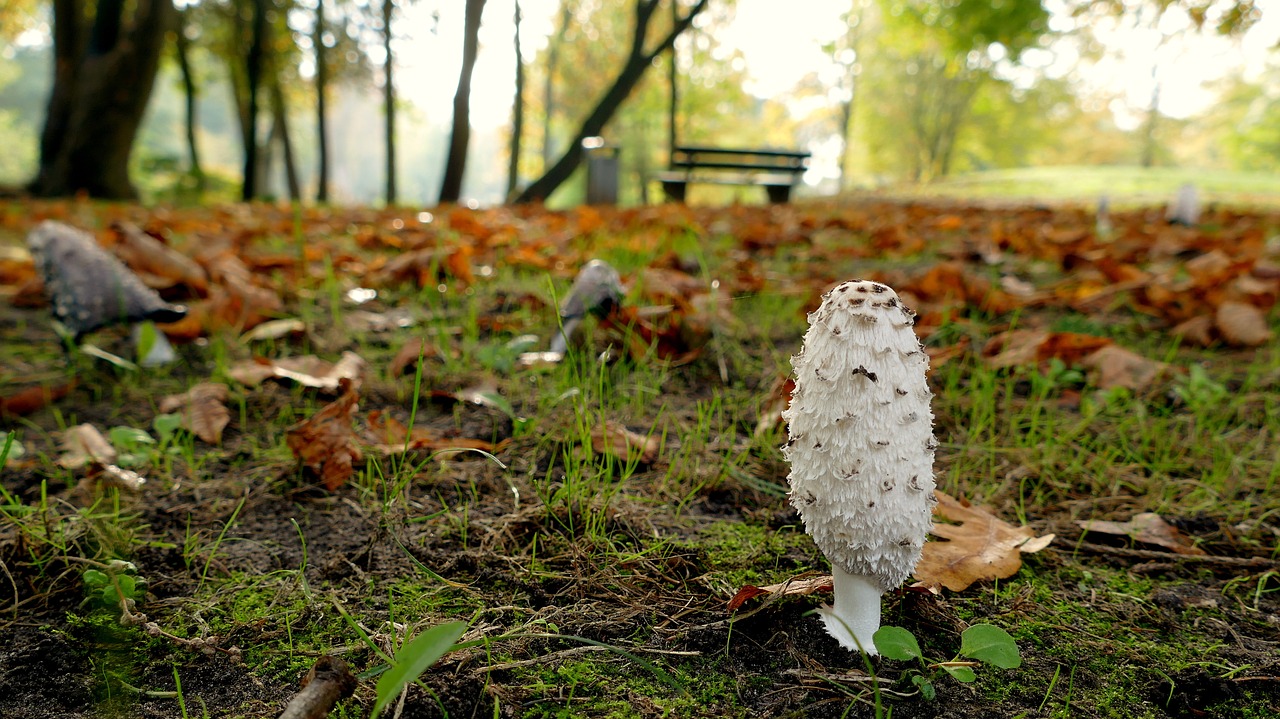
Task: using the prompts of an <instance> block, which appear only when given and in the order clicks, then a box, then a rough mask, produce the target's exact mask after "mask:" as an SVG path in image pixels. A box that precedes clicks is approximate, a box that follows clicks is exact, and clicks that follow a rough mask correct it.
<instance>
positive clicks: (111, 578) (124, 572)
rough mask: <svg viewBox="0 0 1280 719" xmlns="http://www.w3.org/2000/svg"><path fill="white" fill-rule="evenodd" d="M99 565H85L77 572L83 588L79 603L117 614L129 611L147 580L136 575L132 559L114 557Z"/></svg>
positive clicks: (145, 585) (144, 591)
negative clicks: (123, 559)
mask: <svg viewBox="0 0 1280 719" xmlns="http://www.w3.org/2000/svg"><path fill="white" fill-rule="evenodd" d="M101 566H102V568H101V569H86V570H85V571H84V573H83V574H81V575H80V579H81V581H82V582H84V591H85V600H84V603H83V604H82V606H88V607H90V608H92V609H97V610H105V611H108V612H110V613H111V614H113V615H117V616H120V615H123V614H125V613H127V612H131V611H132V610H133V607H134V605H135V604H136V603H137V602H138V600H139V599H141V598H142V596H143V595H144V594H146V591H147V580H146V579H144V578H142V577H139V576H138V568H137V567H136V566H134V565H133V563H132V562H124V561H120V560H114V561H111V562H108V563H107V564H104V565H101Z"/></svg>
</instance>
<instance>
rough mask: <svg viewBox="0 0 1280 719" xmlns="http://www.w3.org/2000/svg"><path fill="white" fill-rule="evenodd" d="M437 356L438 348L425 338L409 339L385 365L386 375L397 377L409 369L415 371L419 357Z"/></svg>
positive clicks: (424, 358)
mask: <svg viewBox="0 0 1280 719" xmlns="http://www.w3.org/2000/svg"><path fill="white" fill-rule="evenodd" d="M439 356H440V350H439V349H437V348H436V346H435V344H433V343H431V342H428V341H427V340H426V339H425V338H419V339H412V340H409V341H408V342H405V343H404V346H403V347H401V348H400V351H399V352H397V353H396V356H395V358H393V359H392V360H391V363H390V364H388V365H387V375H388V376H390V377H399V376H400V375H402V374H405V373H406V372H409V371H410V370H412V371H414V372H417V367H418V358H419V357H421V358H422V359H423V360H424V361H426V360H429V359H433V358H436V357H439Z"/></svg>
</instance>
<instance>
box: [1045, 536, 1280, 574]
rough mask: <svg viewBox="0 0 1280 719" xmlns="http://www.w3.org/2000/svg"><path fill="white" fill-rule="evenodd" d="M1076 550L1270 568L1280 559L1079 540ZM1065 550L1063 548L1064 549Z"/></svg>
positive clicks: (1277, 564) (1176, 560) (1275, 565)
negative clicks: (1124, 545) (1143, 547)
mask: <svg viewBox="0 0 1280 719" xmlns="http://www.w3.org/2000/svg"><path fill="white" fill-rule="evenodd" d="M1074 546H1075V549H1077V550H1083V551H1086V552H1093V553H1095V554H1114V555H1116V556H1119V557H1135V558H1137V559H1155V560H1164V561H1169V562H1198V563H1201V564H1225V565H1228V566H1231V567H1250V568H1256V569H1270V568H1274V567H1280V561H1276V560H1274V559H1267V558H1266V557H1216V556H1213V555H1209V554H1178V553H1177V552H1157V551H1155V550H1152V549H1129V548H1128V547H1109V546H1107V545H1105V544H1093V543H1091V542H1079V543H1077V544H1076V545H1074ZM1064 551H1065V550H1064Z"/></svg>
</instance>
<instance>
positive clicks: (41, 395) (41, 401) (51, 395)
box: [0, 380, 76, 417]
mask: <svg viewBox="0 0 1280 719" xmlns="http://www.w3.org/2000/svg"><path fill="white" fill-rule="evenodd" d="M75 386H76V383H75V380H72V381H70V382H68V383H66V384H63V385H58V386H56V387H28V388H26V389H24V390H22V391H21V392H18V393H16V394H13V395H11V396H9V397H0V417H6V416H7V417H25V416H27V415H29V414H32V413H34V412H38V411H40V410H41V409H43V408H44V406H45V405H47V404H52V403H53V402H57V401H58V400H60V399H62V398H63V397H66V396H67V393H69V392H70V391H71V390H72V388H74V387H75Z"/></svg>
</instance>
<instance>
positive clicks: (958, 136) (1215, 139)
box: [0, 0, 1280, 203]
mask: <svg viewBox="0 0 1280 719" xmlns="http://www.w3.org/2000/svg"><path fill="white" fill-rule="evenodd" d="M522 2H523V3H524V5H525V6H533V7H535V8H536V9H538V10H540V11H542V12H543V15H545V16H546V17H547V18H549V20H550V22H551V27H550V28H549V31H546V30H545V29H544V33H543V34H545V38H542V37H537V38H535V39H534V40H533V41H531V40H530V38H529V35H528V29H527V27H526V25H527V21H526V20H525V19H524V18H525V16H526V15H527V14H528V13H524V12H522V10H523V8H522ZM548 7H550V9H551V12H549V13H548V12H546V10H547V8H548ZM1054 7H1055V10H1054V12H1053V13H1051V12H1050V11H1049V10H1048V9H1046V7H1045V6H1044V5H1043V4H1042V3H1041V2H1040V0H1006V2H1003V3H990V2H986V1H983V0H955V2H950V3H936V2H928V1H927V0H848V4H847V10H846V12H845V13H844V14H843V16H842V17H841V23H840V27H838V28H835V30H834V31H833V32H831V33H830V35H831V39H830V41H829V42H828V44H827V45H826V46H825V47H824V50H825V52H826V53H827V55H828V58H829V62H828V63H827V64H826V65H824V66H823V67H821V68H816V69H815V70H814V72H813V73H811V74H810V75H809V76H807V77H805V78H804V80H802V81H801V82H800V83H799V84H798V85H797V86H796V87H795V88H794V89H792V90H791V91H790V92H788V93H785V95H783V96H777V97H759V96H757V95H755V94H753V93H752V92H750V91H749V78H748V76H747V67H746V63H745V62H744V59H743V56H742V53H741V50H740V48H735V47H733V46H731V45H727V44H724V43H722V42H721V39H720V38H721V36H722V34H723V31H724V30H725V28H727V27H729V25H730V24H731V23H732V21H733V18H734V14H735V12H737V11H740V8H738V7H737V3H736V2H734V0H632V1H631V2H628V3H605V2H601V1H600V0H541V3H539V0H463V1H461V2H453V3H449V2H445V1H444V0H436V1H435V2H434V3H433V2H432V0H416V1H414V0H131V2H124V0H94V1H92V2H83V1H80V0H51V1H50V2H39V1H37V0H16V1H15V2H11V3H10V11H9V12H6V13H5V14H4V18H3V19H0V39H3V40H4V41H5V43H6V45H5V46H4V50H3V53H0V140H2V141H4V144H5V145H6V147H11V148H14V151H13V152H11V153H9V154H8V155H7V156H6V157H4V158H0V177H2V178H5V179H6V180H7V181H13V182H18V181H24V180H25V181H27V184H26V187H27V189H28V190H29V191H31V192H33V193H34V194H38V195H46V196H57V195H69V194H74V193H77V192H86V193H88V194H90V195H92V196H97V197H103V198H131V197H136V196H137V185H138V184H139V183H140V184H142V185H143V186H144V187H145V188H146V189H147V194H148V195H149V196H150V195H154V194H155V193H157V192H165V193H169V194H178V195H186V196H188V197H191V198H198V197H202V196H216V197H230V196H236V197H239V198H242V199H251V198H256V197H285V196H287V197H288V198H290V199H291V200H295V201H319V202H325V201H329V200H330V199H333V193H332V191H331V188H332V187H333V184H334V168H335V167H342V168H344V170H343V173H342V174H343V177H341V178H339V179H341V183H340V184H341V185H342V186H343V187H347V186H353V185H356V186H363V187H368V186H369V185H370V183H371V182H372V178H374V177H377V179H378V180H379V181H378V183H377V184H378V185H379V186H380V190H381V191H380V193H379V194H380V195H381V198H382V199H383V200H385V201H386V202H389V203H394V202H398V201H402V200H406V199H412V200H413V201H416V202H432V201H440V202H454V201H458V200H459V199H461V198H462V197H463V196H464V192H463V188H464V180H465V181H466V182H468V183H471V184H472V185H473V186H474V185H480V186H483V187H486V188H500V191H501V192H504V193H505V196H506V197H507V198H508V199H511V200H517V201H528V200H542V199H545V198H547V197H549V196H551V195H552V194H553V193H554V192H556V191H557V190H560V189H561V188H562V187H564V186H565V185H566V183H568V184H569V185H570V187H571V186H572V178H573V177H574V173H575V171H576V170H577V169H578V168H579V167H580V165H581V164H582V160H583V149H582V140H583V139H584V138H586V137H591V136H595V135H605V136H607V137H608V138H609V140H610V141H611V142H613V143H616V144H617V145H619V146H620V147H621V148H622V153H621V157H622V168H623V173H624V174H623V179H624V188H625V193H626V197H625V199H626V200H628V201H648V200H650V199H652V198H651V197H650V196H649V195H650V192H651V186H650V183H649V182H648V178H649V176H650V174H651V173H652V172H653V171H654V170H656V169H660V168H661V167H662V166H663V165H664V164H665V161H666V152H667V147H668V143H669V142H670V140H671V139H672V137H673V136H675V137H678V138H679V140H680V141H682V142H686V143H701V144H715V145H725V146H779V147H806V148H810V149H822V148H824V147H825V148H836V151H835V152H829V153H826V156H829V157H832V158H834V159H833V160H831V161H830V164H831V165H832V166H831V167H827V168H825V170H824V171H825V174H826V175H827V176H828V178H829V184H830V185H833V186H838V185H843V186H845V187H849V186H852V185H854V184H866V183H868V182H880V181H890V180H901V179H907V180H916V181H927V180H930V179H934V178H938V177H942V176H946V175H949V174H952V173H955V172H959V171H969V170H975V169H985V168H994V167H1012V166H1021V165H1032V164H1095V163H1141V164H1144V165H1152V164H1159V163H1175V162H1184V161H1188V160H1189V158H1190V157H1191V156H1192V155H1194V156H1195V157H1198V158H1199V161H1201V162H1209V163H1215V164H1217V165H1219V166H1228V167H1240V168H1245V169H1255V170H1269V169H1274V167H1275V165H1276V163H1277V162H1280V129H1277V128H1280V124H1278V123H1277V122H1275V119H1276V118H1275V117H1274V115H1276V114H1277V113H1280V110H1278V109H1277V108H1278V107H1280V106H1278V105H1277V102H1276V98H1277V96H1278V95H1280V69H1278V68H1277V66H1272V67H1271V69H1269V70H1267V71H1265V72H1263V73H1261V74H1258V73H1254V74H1252V75H1248V74H1245V72H1244V71H1243V69H1242V70H1241V71H1240V72H1239V73H1238V74H1237V75H1235V76H1234V77H1232V78H1231V79H1230V80H1229V81H1227V82H1226V83H1225V84H1224V85H1223V87H1222V88H1220V90H1221V97H1222V101H1221V102H1219V103H1218V104H1217V105H1215V106H1213V107H1211V108H1210V109H1209V110H1208V111H1207V112H1206V113H1205V115H1204V116H1203V117H1200V118H1196V119H1195V121H1183V120H1177V121H1175V120H1173V119H1171V118H1168V117H1164V116H1163V115H1162V114H1161V112H1160V97H1161V92H1162V91H1167V90H1168V87H1169V85H1170V83H1173V82H1176V78H1170V77H1166V76H1165V75H1163V74H1161V65H1160V63H1161V60H1160V55H1159V54H1158V53H1153V54H1152V59H1151V62H1152V71H1151V74H1152V78H1153V82H1152V83H1151V87H1152V90H1151V97H1150V101H1149V103H1148V106H1147V107H1146V108H1137V110H1138V111H1139V113H1140V114H1142V121H1141V122H1140V123H1139V124H1138V125H1136V126H1135V127H1130V128H1126V129H1122V128H1121V127H1119V126H1118V125H1117V124H1116V121H1115V113H1113V112H1112V111H1111V109H1110V108H1109V107H1107V106H1106V105H1104V104H1101V103H1100V102H1099V100H1098V98H1096V97H1088V96H1086V95H1085V94H1084V93H1083V92H1082V91H1081V89H1080V88H1079V87H1078V86H1077V84H1076V83H1075V82H1074V78H1073V76H1072V74H1071V73H1070V72H1065V73H1064V72H1062V71H1061V69H1060V68H1055V67H1052V66H1051V65H1050V64H1049V63H1047V62H1046V60H1045V57H1044V55H1045V53H1046V52H1047V51H1046V48H1048V47H1050V46H1051V43H1053V42H1056V41H1058V40H1060V39H1061V38H1062V37H1064V36H1071V37H1073V38H1075V39H1076V44H1077V46H1078V47H1080V48H1082V53H1081V62H1088V61H1091V60H1096V59H1097V57H1098V56H1099V55H1100V54H1101V53H1102V52H1103V50H1102V49H1101V48H1100V46H1099V44H1098V42H1097V39H1096V38H1095V37H1093V36H1092V29H1093V28H1094V27H1095V26H1098V25H1099V24H1100V23H1104V22H1110V23H1112V24H1116V25H1124V24H1128V25H1131V26H1132V30H1131V31H1133V32H1136V31H1138V30H1142V29H1146V30H1149V31H1150V32H1151V33H1154V35H1155V36H1156V37H1157V38H1158V42H1159V44H1158V45H1157V46H1156V47H1157V50H1158V49H1159V48H1161V47H1165V45H1166V44H1168V46H1170V47H1172V46H1173V45H1175V44H1176V43H1177V41H1178V39H1179V37H1180V36H1182V35H1189V34H1194V33H1203V32H1218V33H1223V34H1225V35H1228V36H1239V35H1241V34H1242V33H1244V32H1245V31H1247V30H1248V29H1249V28H1250V27H1252V26H1253V25H1254V24H1255V23H1256V22H1257V21H1258V20H1259V19H1260V17H1261V10H1260V9H1259V7H1258V6H1257V5H1256V4H1255V3H1254V2H1251V1H1250V0H1063V1H1062V2H1057V3H1056V4H1054ZM750 11H752V12H757V11H758V8H755V7H754V6H753V8H752V9H751V10H750ZM498 14H501V15H502V16H503V18H504V20H509V21H510V22H511V27H512V28H513V29H514V32H513V33H512V35H513V37H511V38H509V39H507V40H505V42H508V43H511V48H512V49H513V50H514V57H515V61H514V63H513V65H514V66H513V67H512V68H511V74H512V75H513V76H514V77H515V84H514V87H515V94H514V96H513V98H512V102H511V109H510V111H509V112H510V117H509V118H503V119H502V120H503V123H502V125H503V130H502V132H500V133H488V134H485V133H481V135H478V136H474V137H473V134H474V133H473V122H472V115H471V113H472V106H471V99H472V95H473V92H472V84H473V78H474V70H475V67H476V63H477V61H478V59H479V58H480V57H481V56H482V54H483V53H484V52H485V51H486V49H487V48H488V49H489V51H490V52H492V51H493V50H492V48H493V47H494V41H493V38H492V37H490V39H489V42H488V45H487V46H486V44H485V43H482V42H481V37H482V28H483V27H484V26H485V24H486V23H493V22H495V18H497V17H498ZM409 17H413V18H415V20H414V21H413V22H409V21H408V20H407V18H409ZM423 18H427V21H425V22H424V21H423V20H422V19H423ZM442 28H444V29H442ZM443 33H459V34H460V35H461V37H462V42H461V44H460V47H461V57H460V58H459V62H458V63H457V67H458V71H457V74H456V75H455V76H451V77H450V78H449V81H450V82H451V84H452V86H453V87H454V88H455V89H454V92H453V100H452V103H451V105H450V106H449V107H426V108H424V107H418V106H416V105H414V104H411V103H408V102H406V101H405V100H404V99H403V98H402V97H400V96H399V94H398V92H397V90H398V87H399V86H400V84H401V83H402V82H403V81H402V80H400V78H399V76H398V74H397V67H398V64H397V62H396V57H397V55H398V54H400V53H402V52H403V50H404V48H405V47H407V46H409V45H421V44H425V43H439V42H441V40H442V34H443ZM777 51H778V52H779V58H780V60H779V61H780V62H785V61H786V53H787V49H786V48H784V47H779V48H777ZM673 82H674V84H675V89H676V91H677V92H676V97H677V102H676V105H675V110H674V112H673V111H672V107H671V101H670V99H671V96H672V83H673ZM374 98H376V101H375V99H374ZM373 102H376V104H377V105H378V106H379V107H380V113H379V115H380V117H378V122H377V123H371V122H370V114H369V113H367V112H366V113H363V114H362V115H361V117H359V118H358V117H357V115H359V114H360V113H358V112H357V110H358V109H366V108H367V107H368V106H369V105H370V104H371V103H373ZM33 108H38V109H39V110H40V111H38V112H33V111H32V110H33ZM1144 110H1145V112H1143V111H1144ZM422 113H426V114H428V115H431V116H432V117H433V118H442V117H448V118H449V122H448V125H447V131H443V132H437V133H436V134H434V135H427V134H424V133H422V132H421V131H420V130H406V129H405V127H406V126H405V124H404V123H403V122H401V121H402V120H404V119H405V117H406V115H408V116H409V119H410V120H415V119H417V118H415V117H414V116H415V115H421V114H422ZM486 120H487V121H488V124H489V125H492V124H493V122H492V120H493V118H486ZM437 124H438V125H441V124H442V123H439V122H437ZM176 128H180V131H177V132H175V129H176ZM335 128H337V129H336V135H337V136H335ZM339 145H340V146H341V147H342V148H345V149H343V151H342V153H343V154H342V156H335V147H337V146H339ZM234 156H238V157H239V162H237V163H235V166H234V168H232V167H229V163H228V162H226V158H229V157H234ZM469 157H470V158H471V162H470V163H469V162H468V158H469ZM210 158H219V159H220V160H221V161H216V160H211V159H210ZM818 169H820V170H823V169H824V168H818ZM818 174H822V173H821V172H820V173H818ZM406 182H407V183H408V186H409V187H410V188H411V190H410V193H409V195H408V196H406V195H405V192H404V190H403V187H404V185H405V183H406ZM495 191H499V190H495ZM564 192H569V193H572V190H569V189H567V190H564ZM472 194H477V193H475V192H474V191H473V192H472ZM348 197H349V198H350V199H372V198H365V197H353V198H352V197H350V193H348Z"/></svg>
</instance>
